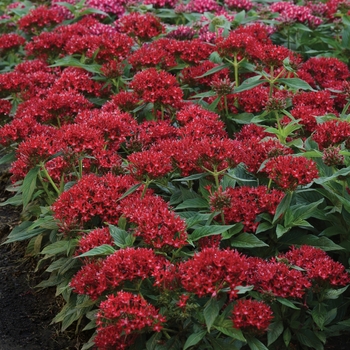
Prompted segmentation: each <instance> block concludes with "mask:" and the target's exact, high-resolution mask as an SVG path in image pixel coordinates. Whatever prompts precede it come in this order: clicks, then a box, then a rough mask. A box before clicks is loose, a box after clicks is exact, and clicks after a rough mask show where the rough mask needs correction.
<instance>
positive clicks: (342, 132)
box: [312, 119, 350, 150]
mask: <svg viewBox="0 0 350 350" xmlns="http://www.w3.org/2000/svg"><path fill="white" fill-rule="evenodd" d="M312 138H313V139H314V140H315V141H316V142H317V143H318V146H319V148H320V150H323V149H324V148H327V147H329V146H336V145H339V144H340V143H342V142H344V141H348V140H349V139H350V124H349V122H348V121H345V120H339V119H332V120H328V121H325V122H324V123H321V124H318V125H317V126H316V129H315V132H314V133H313V135H312Z"/></svg>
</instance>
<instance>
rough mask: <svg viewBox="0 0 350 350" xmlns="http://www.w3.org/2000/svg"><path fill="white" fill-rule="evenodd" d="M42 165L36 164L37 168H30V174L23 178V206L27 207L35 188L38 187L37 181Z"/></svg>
mask: <svg viewBox="0 0 350 350" xmlns="http://www.w3.org/2000/svg"><path fill="white" fill-rule="evenodd" d="M39 171H40V167H39V166H36V167H35V168H33V169H31V170H29V172H28V174H27V175H26V177H25V178H24V180H23V184H22V195H23V206H24V207H26V206H27V205H28V203H29V202H30V200H31V199H32V196H33V193H34V190H35V188H36V181H37V178H38V174H39Z"/></svg>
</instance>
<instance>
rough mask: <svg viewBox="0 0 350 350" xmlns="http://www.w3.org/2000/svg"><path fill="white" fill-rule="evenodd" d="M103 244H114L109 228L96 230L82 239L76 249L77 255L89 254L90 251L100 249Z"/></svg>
mask: <svg viewBox="0 0 350 350" xmlns="http://www.w3.org/2000/svg"><path fill="white" fill-rule="evenodd" d="M103 244H109V245H112V244H113V240H112V237H111V234H110V232H109V227H103V228H96V229H94V230H92V231H90V232H89V233H87V234H85V235H84V236H82V237H81V239H80V240H79V243H78V247H77V249H76V255H80V254H83V253H86V252H88V251H89V250H91V249H93V248H96V247H99V246H101V245H103Z"/></svg>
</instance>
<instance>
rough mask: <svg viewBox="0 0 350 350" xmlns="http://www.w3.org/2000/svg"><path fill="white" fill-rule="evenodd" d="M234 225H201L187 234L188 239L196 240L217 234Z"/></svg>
mask: <svg viewBox="0 0 350 350" xmlns="http://www.w3.org/2000/svg"><path fill="white" fill-rule="evenodd" d="M232 227H234V225H212V226H203V227H200V228H197V229H195V230H194V231H193V232H192V234H191V235H189V240H191V241H192V242H194V241H197V240H198V239H200V238H203V237H208V236H213V235H219V234H221V233H223V232H225V231H227V230H229V229H231V228H232Z"/></svg>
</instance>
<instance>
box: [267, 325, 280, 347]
mask: <svg viewBox="0 0 350 350" xmlns="http://www.w3.org/2000/svg"><path fill="white" fill-rule="evenodd" d="M282 333H283V322H282V321H276V322H272V323H271V324H270V326H269V329H268V331H267V346H270V345H271V344H272V343H273V342H275V341H276V340H277V339H278V337H279V336H280V335H281V334H282Z"/></svg>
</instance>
